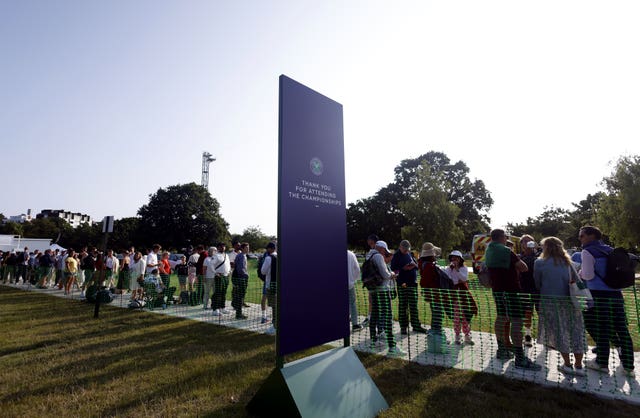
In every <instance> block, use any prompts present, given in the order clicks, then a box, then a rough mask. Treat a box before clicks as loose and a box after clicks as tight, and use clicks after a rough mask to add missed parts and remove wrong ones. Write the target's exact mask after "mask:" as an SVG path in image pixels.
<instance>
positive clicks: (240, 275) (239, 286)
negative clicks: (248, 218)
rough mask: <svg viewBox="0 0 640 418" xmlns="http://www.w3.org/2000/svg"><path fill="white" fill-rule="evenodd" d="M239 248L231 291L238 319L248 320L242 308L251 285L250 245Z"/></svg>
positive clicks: (232, 304)
mask: <svg viewBox="0 0 640 418" xmlns="http://www.w3.org/2000/svg"><path fill="white" fill-rule="evenodd" d="M239 248H240V252H239V253H237V254H236V256H235V260H234V265H233V274H232V275H231V282H232V284H233V289H232V290H231V306H232V307H233V309H235V310H236V319H247V318H248V317H247V316H246V315H243V314H242V308H243V306H244V297H245V295H246V293H247V286H248V285H249V270H248V268H247V254H248V253H249V243H246V242H243V243H242V244H240V247H239Z"/></svg>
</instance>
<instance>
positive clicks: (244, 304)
mask: <svg viewBox="0 0 640 418" xmlns="http://www.w3.org/2000/svg"><path fill="white" fill-rule="evenodd" d="M242 306H243V307H244V308H250V307H251V305H249V304H248V303H247V302H245V303H243V304H242Z"/></svg>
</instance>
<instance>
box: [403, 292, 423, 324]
mask: <svg viewBox="0 0 640 418" xmlns="http://www.w3.org/2000/svg"><path fill="white" fill-rule="evenodd" d="M406 296H407V300H408V301H409V318H410V319H411V327H412V328H413V329H414V330H422V331H421V332H424V328H422V324H421V323H420V313H419V312H418V288H417V287H416V286H413V287H407V290H406Z"/></svg>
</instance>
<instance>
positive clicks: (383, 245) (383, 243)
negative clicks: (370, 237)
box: [376, 241, 389, 254]
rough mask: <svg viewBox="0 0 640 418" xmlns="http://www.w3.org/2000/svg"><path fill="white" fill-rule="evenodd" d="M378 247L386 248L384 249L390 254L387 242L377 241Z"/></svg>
mask: <svg viewBox="0 0 640 418" xmlns="http://www.w3.org/2000/svg"><path fill="white" fill-rule="evenodd" d="M376 247H380V248H384V250H385V251H386V252H387V254H389V247H387V243H386V242H384V241H377V242H376Z"/></svg>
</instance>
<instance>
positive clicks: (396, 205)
mask: <svg viewBox="0 0 640 418" xmlns="http://www.w3.org/2000/svg"><path fill="white" fill-rule="evenodd" d="M425 168H428V171H429V173H430V176H431V178H430V181H435V182H437V183H436V184H434V187H437V188H438V189H439V190H442V191H443V192H444V193H445V195H446V199H447V201H449V202H451V203H453V204H455V205H456V206H457V207H458V208H459V213H458V215H457V218H456V220H455V223H456V226H457V227H458V228H459V229H460V230H461V231H462V234H460V235H459V237H460V241H459V242H456V243H453V246H455V247H459V248H463V249H468V248H470V246H471V240H472V238H473V235H474V234H476V233H479V232H486V231H487V230H488V229H489V225H488V222H489V218H488V216H487V212H488V210H489V209H490V208H491V206H492V205H493V199H492V198H491V194H490V193H489V191H488V190H487V189H486V187H485V185H484V182H483V181H481V180H477V179H474V180H471V179H469V168H468V167H467V165H466V164H465V163H464V162H462V161H458V162H456V163H454V164H452V163H451V161H450V160H449V157H447V156H446V155H445V154H444V153H441V152H435V151H429V152H427V153H426V154H423V155H421V156H419V157H417V158H412V159H406V160H402V161H401V162H400V164H399V165H398V166H397V167H396V168H395V170H394V171H395V179H394V182H393V183H391V184H389V185H387V186H385V187H383V188H382V189H380V190H379V191H378V193H376V194H375V195H374V196H371V197H369V198H366V199H361V200H358V201H357V202H355V203H352V204H350V205H349V207H348V208H347V236H348V242H349V245H350V246H352V247H364V246H365V241H366V237H367V235H369V234H371V233H376V234H378V235H379V236H380V237H381V238H383V239H385V240H387V241H388V242H390V243H395V242H398V241H399V240H400V239H401V236H402V235H403V233H402V228H403V227H405V226H410V225H409V223H408V222H409V221H408V219H407V217H406V216H405V213H404V212H403V210H402V209H401V208H400V202H405V201H408V200H410V199H411V198H412V196H415V195H416V193H417V191H418V190H419V189H420V187H422V186H421V184H420V180H419V176H420V173H421V172H422V171H423V170H425ZM418 206H419V205H418ZM423 238H427V237H423ZM428 239H431V238H428Z"/></svg>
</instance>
